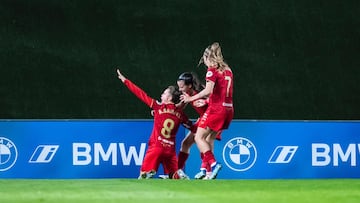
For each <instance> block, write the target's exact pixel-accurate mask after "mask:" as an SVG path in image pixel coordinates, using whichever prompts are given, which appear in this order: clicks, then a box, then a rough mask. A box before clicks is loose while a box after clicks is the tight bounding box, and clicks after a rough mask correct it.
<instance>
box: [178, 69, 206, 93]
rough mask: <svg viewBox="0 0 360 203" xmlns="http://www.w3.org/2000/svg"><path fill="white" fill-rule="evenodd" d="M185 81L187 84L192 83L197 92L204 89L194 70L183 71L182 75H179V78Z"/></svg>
mask: <svg viewBox="0 0 360 203" xmlns="http://www.w3.org/2000/svg"><path fill="white" fill-rule="evenodd" d="M177 80H178V81H179V80H182V81H184V83H185V85H191V86H192V88H193V89H194V90H196V91H197V92H199V91H201V90H202V89H204V87H203V85H202V84H201V82H200V80H199V78H198V77H197V75H196V74H195V73H193V72H184V73H181V75H180V76H179V77H178V79H177Z"/></svg>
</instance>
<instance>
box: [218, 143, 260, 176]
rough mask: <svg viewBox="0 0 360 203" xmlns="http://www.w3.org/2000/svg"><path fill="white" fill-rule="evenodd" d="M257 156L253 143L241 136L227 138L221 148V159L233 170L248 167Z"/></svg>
mask: <svg viewBox="0 0 360 203" xmlns="http://www.w3.org/2000/svg"><path fill="white" fill-rule="evenodd" d="M256 158H257V152H256V148H255V145H254V144H253V143H252V142H251V141H250V140H248V139H246V138H243V137H235V138H233V139H231V140H229V141H228V142H227V143H226V144H225V146H224V149H223V159H224V160H225V163H226V165H227V166H228V167H229V168H231V169H232V170H234V171H246V170H248V169H250V168H251V167H252V166H253V165H254V163H255V161H256Z"/></svg>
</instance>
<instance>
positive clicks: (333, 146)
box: [0, 120, 360, 179]
mask: <svg viewBox="0 0 360 203" xmlns="http://www.w3.org/2000/svg"><path fill="white" fill-rule="evenodd" d="M152 125H153V121H152V120H1V121H0V178H137V177H138V174H139V170H140V166H141V163H142V160H143V157H144V154H145V151H146V148H147V142H148V138H149V136H150V134H151V130H152ZM186 133H187V130H185V129H184V128H183V127H182V128H180V130H179V132H178V135H177V136H178V137H177V149H179V147H180V143H181V140H182V139H183V137H184V136H185V134H186ZM214 154H215V156H216V158H217V161H218V162H221V163H222V166H223V167H222V170H221V171H220V173H219V175H218V178H219V179H272V178H359V177H360V161H359V158H360V122H358V121H248V120H234V121H233V122H232V124H231V126H230V128H229V129H228V130H225V131H224V132H223V133H222V140H221V141H215V147H214ZM200 163H201V162H200V155H199V151H198V150H197V147H196V145H194V146H193V147H192V148H191V153H190V156H189V159H188V161H187V163H186V173H187V174H188V175H189V176H190V178H192V177H194V175H195V174H196V173H197V172H198V170H199V167H200ZM158 174H162V168H161V167H160V170H159V172H158Z"/></svg>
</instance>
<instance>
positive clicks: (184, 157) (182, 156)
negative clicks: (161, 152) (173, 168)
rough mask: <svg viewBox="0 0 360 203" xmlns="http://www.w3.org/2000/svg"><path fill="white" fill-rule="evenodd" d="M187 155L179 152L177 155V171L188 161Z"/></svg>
mask: <svg viewBox="0 0 360 203" xmlns="http://www.w3.org/2000/svg"><path fill="white" fill-rule="evenodd" d="M188 157H189V154H188V153H185V152H182V151H180V152H179V155H178V169H183V168H184V166H185V162H186V160H187V159H188Z"/></svg>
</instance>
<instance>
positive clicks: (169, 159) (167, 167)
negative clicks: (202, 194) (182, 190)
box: [162, 151, 190, 180]
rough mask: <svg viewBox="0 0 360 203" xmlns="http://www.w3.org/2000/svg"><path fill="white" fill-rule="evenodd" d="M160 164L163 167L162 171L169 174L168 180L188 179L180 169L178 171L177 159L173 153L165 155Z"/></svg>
mask: <svg viewBox="0 0 360 203" xmlns="http://www.w3.org/2000/svg"><path fill="white" fill-rule="evenodd" d="M162 164H163V166H164V171H168V172H169V178H170V179H184V180H189V179H190V178H189V177H188V176H187V175H186V174H185V172H184V171H183V170H182V169H178V167H177V157H176V152H175V151H174V152H173V153H171V154H169V155H167V156H166V157H165V158H164V160H163V161H162Z"/></svg>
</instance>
